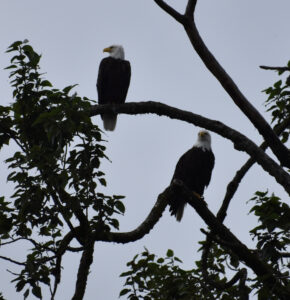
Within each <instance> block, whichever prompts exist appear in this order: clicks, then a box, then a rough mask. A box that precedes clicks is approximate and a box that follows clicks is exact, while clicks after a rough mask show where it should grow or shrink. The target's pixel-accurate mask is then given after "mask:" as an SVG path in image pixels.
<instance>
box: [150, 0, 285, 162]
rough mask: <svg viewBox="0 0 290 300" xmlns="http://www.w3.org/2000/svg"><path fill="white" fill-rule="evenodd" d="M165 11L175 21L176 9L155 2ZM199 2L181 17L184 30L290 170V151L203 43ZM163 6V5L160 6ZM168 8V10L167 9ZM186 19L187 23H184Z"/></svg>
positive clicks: (222, 83) (202, 57) (229, 92)
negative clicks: (197, 11)
mask: <svg viewBox="0 0 290 300" xmlns="http://www.w3.org/2000/svg"><path fill="white" fill-rule="evenodd" d="M154 1H155V2H156V3H157V4H158V5H159V6H160V7H161V8H162V9H163V10H164V11H166V12H167V13H168V14H169V15H171V16H173V17H174V18H175V19H176V17H175V14H173V11H174V9H173V8H171V7H170V6H169V5H168V4H166V3H164V2H163V1H157V0H154ZM196 2H197V1H193V0H192V1H191V0H189V1H188V4H187V8H186V12H185V14H184V15H183V16H179V17H178V19H179V20H182V22H181V21H179V23H182V24H183V26H184V29H185V31H186V33H187V36H188V38H189V40H190V42H191V44H192V46H193V48H194V50H195V51H196V53H197V54H198V55H199V57H200V58H201V60H202V61H203V63H204V64H205V66H206V67H207V68H208V70H209V71H210V72H211V73H212V74H213V75H214V76H215V77H216V79H217V80H218V81H219V83H220V84H221V85H222V87H223V88H224V90H225V91H226V92H227V93H228V94H229V96H230V97H231V98H232V100H233V101H234V103H235V104H236V105H237V106H238V107H239V108H240V110H241V111H242V112H243V113H244V114H245V115H246V116H247V118H248V119H249V120H250V121H251V122H252V124H253V125H254V126H255V127H256V128H257V130H258V131H259V133H260V134H261V135H262V136H263V138H264V139H265V141H266V142H267V144H268V145H269V146H270V148H271V149H272V151H273V153H274V154H275V155H276V157H277V158H278V159H279V161H280V162H281V164H282V165H283V166H285V167H288V168H290V151H289V150H288V149H287V148H286V147H285V146H284V145H283V143H281V141H280V140H279V138H278V137H277V135H276V134H275V132H274V131H273V130H272V128H271V126H270V125H269V124H268V123H267V122H266V120H265V119H264V118H263V116H262V115H261V114H260V113H259V111H258V110H257V109H256V108H255V107H254V106H253V105H252V104H251V103H250V102H249V101H248V99H247V98H246V97H245V95H244V94H243V93H242V92H241V91H240V90H239V88H238V86H237V85H236V84H235V82H234V81H233V79H232V78H231V77H230V76H229V75H228V74H227V72H226V71H225V70H224V69H223V67H222V66H221V65H220V64H219V62H218V61H217V60H216V58H215V57H214V56H213V54H212V53H211V52H210V51H209V49H208V48H207V46H206V45H205V43H204V42H203V40H202V38H201V36H200V35H199V32H198V30H197V27H196V25H195V22H194V16H192V17H191V14H193V13H194V9H195V5H196ZM160 4H162V5H160ZM165 8H166V9H165ZM184 18H185V22H184Z"/></svg>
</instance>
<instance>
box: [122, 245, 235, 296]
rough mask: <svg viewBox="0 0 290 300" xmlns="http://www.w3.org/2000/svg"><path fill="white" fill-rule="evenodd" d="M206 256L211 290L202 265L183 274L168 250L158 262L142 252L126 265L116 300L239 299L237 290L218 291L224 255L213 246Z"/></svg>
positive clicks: (221, 281) (198, 264)
mask: <svg viewBox="0 0 290 300" xmlns="http://www.w3.org/2000/svg"><path fill="white" fill-rule="evenodd" d="M209 256H210V262H209V265H210V271H209V272H210V273H209V274H208V277H210V280H212V281H215V283H216V285H215V286H211V285H210V284H209V278H205V277H204V274H203V270H202V269H203V266H202V263H203V262H202V261H197V262H196V268H194V269H192V270H184V269H182V268H181V267H180V264H181V263H182V261H181V260H180V259H179V258H178V257H176V256H174V252H173V251H172V250H171V249H169V250H167V253H166V256H165V257H164V258H162V257H159V258H158V257H157V256H156V255H155V254H152V253H150V252H149V251H148V250H147V249H145V251H144V252H142V253H141V254H140V255H136V256H135V257H134V258H133V260H132V261H130V262H128V263H127V266H128V267H129V271H126V272H124V273H122V274H121V275H120V276H121V277H126V281H125V288H124V289H123V290H122V291H121V292H120V296H126V297H127V299H130V300H135V299H145V300H146V299H148V300H149V299H156V300H163V299H168V300H174V299H180V300H182V299H186V300H191V299H192V300H195V299H222V300H230V299H240V297H239V293H238V288H237V286H229V287H227V288H220V286H222V285H223V284H224V283H225V282H226V277H224V276H225V268H224V263H225V261H226V259H227V257H228V255H226V253H225V252H224V251H223V250H222V249H221V248H220V247H219V246H218V245H216V244H215V245H214V246H213V247H212V248H211V253H210V255H209ZM233 264H236V263H233ZM220 276H223V278H220Z"/></svg>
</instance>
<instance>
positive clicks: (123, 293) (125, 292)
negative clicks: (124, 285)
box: [119, 289, 130, 297]
mask: <svg viewBox="0 0 290 300" xmlns="http://www.w3.org/2000/svg"><path fill="white" fill-rule="evenodd" d="M129 292H130V290H129V289H123V290H122V291H121V292H120V295H119V297H121V296H124V295H126V294H128V293H129Z"/></svg>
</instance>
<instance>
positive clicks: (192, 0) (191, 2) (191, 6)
mask: <svg viewBox="0 0 290 300" xmlns="http://www.w3.org/2000/svg"><path fill="white" fill-rule="evenodd" d="M196 3H197V0H188V2H187V5H186V9H185V13H184V15H185V16H187V17H188V18H190V19H191V18H192V17H193V14H194V10H195V6H196Z"/></svg>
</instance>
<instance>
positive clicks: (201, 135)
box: [198, 131, 207, 137]
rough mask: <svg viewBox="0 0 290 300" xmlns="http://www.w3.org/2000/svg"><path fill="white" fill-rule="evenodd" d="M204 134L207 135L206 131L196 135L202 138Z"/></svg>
mask: <svg viewBox="0 0 290 300" xmlns="http://www.w3.org/2000/svg"><path fill="white" fill-rule="evenodd" d="M206 134H207V132H206V131H200V132H199V133H198V135H199V136H200V137H204V136H205V135H206Z"/></svg>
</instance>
